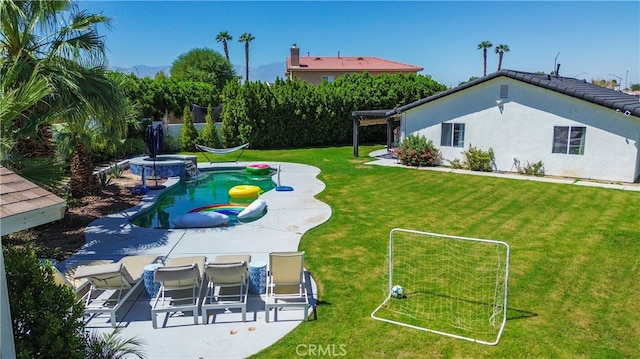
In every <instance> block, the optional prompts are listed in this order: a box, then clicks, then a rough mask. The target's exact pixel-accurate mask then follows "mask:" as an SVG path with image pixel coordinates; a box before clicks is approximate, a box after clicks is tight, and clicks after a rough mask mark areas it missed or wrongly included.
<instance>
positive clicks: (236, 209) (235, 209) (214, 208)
mask: <svg viewBox="0 0 640 359" xmlns="http://www.w3.org/2000/svg"><path fill="white" fill-rule="evenodd" d="M245 208H247V206H244V205H234V204H212V205H210V206H203V207H198V208H194V209H192V210H190V211H189V213H195V212H216V213H222V214H226V215H227V216H237V215H238V213H240V212H242V211H243V210H244V209H245Z"/></svg>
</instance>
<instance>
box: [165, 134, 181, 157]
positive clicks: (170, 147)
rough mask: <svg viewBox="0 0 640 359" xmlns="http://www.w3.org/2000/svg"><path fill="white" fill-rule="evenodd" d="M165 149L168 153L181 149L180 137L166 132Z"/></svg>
mask: <svg viewBox="0 0 640 359" xmlns="http://www.w3.org/2000/svg"><path fill="white" fill-rule="evenodd" d="M164 150H165V152H168V153H175V152H178V151H180V144H178V139H177V138H176V137H175V136H173V135H172V134H171V132H168V131H167V132H165V134H164Z"/></svg>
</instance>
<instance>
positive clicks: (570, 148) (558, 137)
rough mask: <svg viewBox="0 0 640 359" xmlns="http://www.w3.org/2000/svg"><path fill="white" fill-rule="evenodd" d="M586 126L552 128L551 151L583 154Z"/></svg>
mask: <svg viewBox="0 0 640 359" xmlns="http://www.w3.org/2000/svg"><path fill="white" fill-rule="evenodd" d="M586 132H587V128H586V127H575V126H555V127H554V128H553V150H552V152H553V153H564V154H570V155H583V154H584V139H585V135H586Z"/></svg>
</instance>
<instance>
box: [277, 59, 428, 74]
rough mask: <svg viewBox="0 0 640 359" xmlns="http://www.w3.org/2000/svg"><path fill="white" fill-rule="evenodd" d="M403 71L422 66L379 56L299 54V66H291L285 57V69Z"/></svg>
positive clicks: (418, 68)
mask: <svg viewBox="0 0 640 359" xmlns="http://www.w3.org/2000/svg"><path fill="white" fill-rule="evenodd" d="M292 69H293V70H298V71H300V70H303V71H321V70H322V71H328V70H333V71H336V70H337V71H365V70H368V71H403V72H420V71H422V70H424V68H422V67H418V66H413V65H408V64H403V63H401V62H396V61H391V60H385V59H381V58H379V57H365V56H360V57H356V56H354V57H345V56H340V57H335V56H334V57H329V56H300V66H295V67H294V66H291V57H287V71H289V70H292Z"/></svg>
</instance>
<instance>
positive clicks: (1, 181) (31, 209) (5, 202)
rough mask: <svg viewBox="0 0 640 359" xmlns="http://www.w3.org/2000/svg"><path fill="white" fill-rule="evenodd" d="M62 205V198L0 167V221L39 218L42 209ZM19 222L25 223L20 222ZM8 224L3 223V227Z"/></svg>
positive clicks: (35, 220)
mask: <svg viewBox="0 0 640 359" xmlns="http://www.w3.org/2000/svg"><path fill="white" fill-rule="evenodd" d="M64 205H65V201H64V200H63V199H62V198H60V197H58V196H56V195H55V194H53V193H51V192H49V191H47V190H45V189H44V188H41V187H38V186H36V185H35V184H33V183H32V182H30V181H28V180H26V179H24V178H22V177H20V176H18V175H17V174H15V173H14V172H13V171H10V170H9V169H7V168H5V167H2V166H0V220H1V221H2V222H4V221H9V220H13V219H14V218H16V217H19V216H26V217H35V216H39V215H40V214H39V213H40V212H39V211H40V210H42V209H45V208H47V207H64ZM62 213H63V212H62ZM40 219H41V218H30V219H29V220H28V221H30V222H34V223H35V222H38V221H39V220H40ZM57 219H59V218H57ZM20 222H22V223H25V222H24V221H22V220H20ZM8 223H9V222H6V223H3V227H4V225H7V224H8ZM23 229H24V228H23ZM4 232H5V231H4V229H3V231H2V233H3V234H6V233H4Z"/></svg>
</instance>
